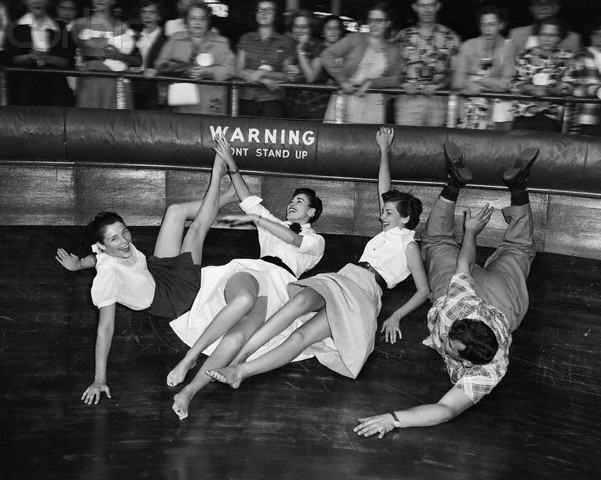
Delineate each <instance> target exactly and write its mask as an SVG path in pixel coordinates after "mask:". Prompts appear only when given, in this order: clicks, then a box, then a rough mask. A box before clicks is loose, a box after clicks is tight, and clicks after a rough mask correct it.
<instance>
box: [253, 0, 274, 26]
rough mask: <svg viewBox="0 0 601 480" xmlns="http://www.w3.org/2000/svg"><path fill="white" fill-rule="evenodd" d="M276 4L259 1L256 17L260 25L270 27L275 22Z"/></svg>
mask: <svg viewBox="0 0 601 480" xmlns="http://www.w3.org/2000/svg"><path fill="white" fill-rule="evenodd" d="M275 12H276V4H275V3H273V2H259V3H258V4H257V10H256V14H255V18H256V20H257V25H258V26H259V27H270V26H272V25H273V24H274V23H275Z"/></svg>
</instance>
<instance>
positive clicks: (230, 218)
mask: <svg viewBox="0 0 601 480" xmlns="http://www.w3.org/2000/svg"><path fill="white" fill-rule="evenodd" d="M255 219H256V217H255V216H254V215H226V216H224V217H223V218H220V219H219V220H220V221H221V222H223V223H225V224H226V225H229V226H230V227H237V226H238V225H244V224H245V223H252V222H254V221H255Z"/></svg>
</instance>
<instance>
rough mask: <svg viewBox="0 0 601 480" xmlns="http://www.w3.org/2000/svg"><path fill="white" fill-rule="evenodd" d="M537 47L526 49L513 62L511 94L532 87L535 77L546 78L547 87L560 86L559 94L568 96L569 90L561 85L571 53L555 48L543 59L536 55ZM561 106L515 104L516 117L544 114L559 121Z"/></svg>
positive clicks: (529, 103) (518, 102)
mask: <svg viewBox="0 0 601 480" xmlns="http://www.w3.org/2000/svg"><path fill="white" fill-rule="evenodd" d="M537 52H538V47H533V48H528V49H526V50H524V51H523V52H522V53H520V54H519V55H518V57H517V59H516V61H515V75H514V77H513V80H512V82H511V90H512V92H513V93H520V87H522V86H524V85H533V80H534V76H535V75H537V74H538V75H545V76H547V77H548V84H547V86H555V85H558V84H559V85H560V86H561V93H562V94H568V93H569V88H568V86H567V85H565V84H562V80H563V77H564V76H565V74H566V72H567V71H568V67H569V65H570V60H571V58H572V53H571V52H569V51H567V50H564V49H562V48H559V47H555V48H554V49H553V51H552V52H551V54H550V55H549V56H548V57H546V58H544V57H542V56H541V55H539V54H538V53H537ZM560 112H561V106H560V105H557V104H554V103H548V102H527V101H517V102H515V116H516V117H533V116H534V115H536V114H537V113H544V114H545V115H546V116H547V117H549V118H553V119H554V120H558V119H559V114H560Z"/></svg>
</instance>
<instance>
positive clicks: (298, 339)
mask: <svg viewBox="0 0 601 480" xmlns="http://www.w3.org/2000/svg"><path fill="white" fill-rule="evenodd" d="M288 341H289V342H290V343H293V344H296V345H306V344H307V343H308V342H309V343H312V342H311V341H310V340H309V337H308V336H307V333H306V332H305V329H304V328H302V327H300V328H297V329H296V330H294V332H292V333H291V334H290V336H289V337H288Z"/></svg>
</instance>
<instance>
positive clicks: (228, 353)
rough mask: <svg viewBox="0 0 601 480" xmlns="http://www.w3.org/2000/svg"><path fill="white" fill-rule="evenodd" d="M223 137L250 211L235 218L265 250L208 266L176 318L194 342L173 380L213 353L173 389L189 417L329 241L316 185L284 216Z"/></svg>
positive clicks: (180, 410) (223, 150)
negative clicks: (320, 225)
mask: <svg viewBox="0 0 601 480" xmlns="http://www.w3.org/2000/svg"><path fill="white" fill-rule="evenodd" d="M215 141H216V143H217V147H216V151H217V153H218V154H219V155H221V156H222V158H223V159H224V160H226V162H227V163H228V167H229V174H230V178H231V181H232V184H233V186H234V188H235V190H236V194H237V195H238V198H239V199H240V200H241V203H240V208H241V209H242V210H243V211H244V212H245V214H246V215H241V216H233V217H230V218H229V221H230V222H231V223H242V222H252V223H254V224H255V225H256V227H257V231H258V235H259V244H260V247H261V251H260V255H261V258H259V259H237V260H232V261H231V262H230V263H228V264H227V265H223V266H217V267H205V268H203V270H202V277H203V281H202V288H201V290H200V292H199V295H198V297H197V298H196V301H195V302H194V305H193V306H192V309H191V311H190V313H189V314H186V315H183V316H182V317H180V318H178V319H177V320H174V321H173V322H171V326H172V328H173V330H174V331H175V332H176V333H177V335H178V336H179V337H180V338H181V339H182V340H183V341H184V342H185V343H187V344H188V345H190V346H191V347H192V348H190V350H189V351H188V352H187V353H186V355H185V357H184V358H183V359H182V360H181V361H180V362H179V364H178V365H177V366H176V367H175V368H174V369H173V370H172V371H171V372H170V373H169V375H168V376H167V385H169V386H176V385H178V384H179V383H181V382H183V380H184V378H185V376H186V374H187V372H188V371H189V370H190V369H191V368H193V367H194V366H195V365H196V361H197V359H198V357H199V356H200V354H201V353H205V354H207V355H209V358H207V359H206V360H205V362H204V363H203V365H202V366H201V367H200V369H199V371H198V373H197V374H196V376H195V378H194V379H193V380H192V381H191V382H190V383H189V384H188V385H186V386H185V387H184V388H183V389H182V390H181V391H180V392H179V393H177V394H176V395H175V396H174V397H173V400H174V401H173V406H172V409H173V411H174V412H175V414H176V415H177V416H178V417H179V418H180V419H182V420H183V419H184V418H186V417H187V416H188V407H189V404H190V401H191V400H192V398H193V397H194V395H196V393H197V392H198V391H199V390H200V389H202V388H203V387H204V386H206V385H207V384H208V383H209V382H210V381H211V379H210V378H209V377H208V376H207V375H206V371H207V370H210V369H215V368H221V367H225V366H227V365H229V364H230V362H231V361H232V359H233V358H234V357H235V356H236V355H237V354H238V353H239V352H240V350H241V349H242V348H243V346H244V344H245V343H246V341H247V340H248V339H249V338H250V337H251V336H252V334H253V333H254V332H255V331H256V330H257V329H259V328H260V327H261V326H262V325H263V324H264V322H265V319H266V318H268V317H269V316H270V315H272V314H273V313H275V312H276V311H277V310H278V309H279V308H280V307H281V306H282V305H283V304H284V303H286V302H287V301H288V298H289V297H288V291H287V285H288V284H289V283H290V282H293V281H295V280H297V279H298V277H300V276H301V275H302V274H303V273H304V272H306V271H307V270H310V269H312V268H313V267H314V266H315V265H317V263H318V262H319V261H320V260H321V257H322V256H323V252H324V246H325V241H324V239H323V237H321V236H320V235H317V234H316V233H315V232H314V231H313V229H312V228H311V224H312V223H313V222H315V221H316V220H317V219H318V218H319V216H320V215H321V212H322V208H323V207H322V202H321V200H320V199H319V198H318V197H317V196H316V195H315V192H314V191H313V190H312V189H310V188H299V189H297V190H296V191H295V192H294V193H293V195H292V199H291V200H290V203H289V204H288V207H287V208H286V219H287V221H282V220H280V219H278V218H277V217H275V216H274V215H272V214H271V213H270V212H269V211H268V210H267V209H266V208H265V207H264V206H262V205H261V202H262V200H261V199H260V198H259V197H256V196H253V195H251V193H250V190H249V188H248V186H247V184H246V182H245V181H244V178H242V176H241V175H240V172H239V170H238V167H237V166H236V162H235V160H234V158H233V156H232V154H231V147H230V145H229V143H228V141H227V140H226V139H225V137H223V136H217V137H216V138H215ZM224 220H226V221H228V218H227V217H226V218H225V219H224ZM295 326H296V325H293V326H291V327H290V328H289V329H288V330H285V331H283V332H281V333H280V335H278V336H275V338H272V337H274V336H273V335H272V337H270V338H268V339H266V341H265V342H263V343H266V342H267V340H271V341H270V342H268V343H267V344H266V345H259V346H258V347H262V349H261V352H264V351H267V350H269V349H271V348H274V346H276V345H277V344H279V343H281V342H282V341H283V339H285V338H286V336H287V335H288V334H289V333H290V332H291V331H292V330H293V328H294V327H295ZM222 336H223V338H221V337H222Z"/></svg>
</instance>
